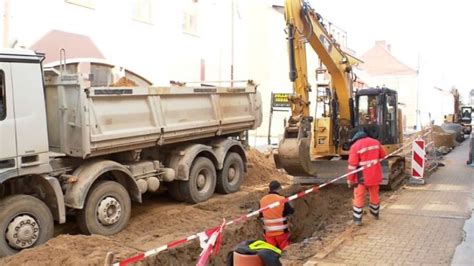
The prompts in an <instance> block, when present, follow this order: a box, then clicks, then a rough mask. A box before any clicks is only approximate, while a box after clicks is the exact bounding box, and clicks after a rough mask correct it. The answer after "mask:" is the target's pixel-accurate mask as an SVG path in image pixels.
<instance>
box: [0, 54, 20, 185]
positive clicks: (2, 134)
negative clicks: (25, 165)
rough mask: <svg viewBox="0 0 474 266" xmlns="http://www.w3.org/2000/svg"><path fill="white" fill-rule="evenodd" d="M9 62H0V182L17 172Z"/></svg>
mask: <svg viewBox="0 0 474 266" xmlns="http://www.w3.org/2000/svg"><path fill="white" fill-rule="evenodd" d="M13 109H14V108H13V87H12V83H11V67H10V63H2V62H0V182H2V181H3V179H5V178H7V177H8V176H12V175H16V174H17V147H16V134H15V116H14V112H13Z"/></svg>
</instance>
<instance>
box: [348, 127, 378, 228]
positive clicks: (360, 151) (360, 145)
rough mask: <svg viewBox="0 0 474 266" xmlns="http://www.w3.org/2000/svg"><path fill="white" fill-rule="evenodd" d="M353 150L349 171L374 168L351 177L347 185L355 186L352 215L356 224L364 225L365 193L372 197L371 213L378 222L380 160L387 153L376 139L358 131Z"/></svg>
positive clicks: (351, 151) (353, 141) (353, 142)
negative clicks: (364, 167)
mask: <svg viewBox="0 0 474 266" xmlns="http://www.w3.org/2000/svg"><path fill="white" fill-rule="evenodd" d="M351 143H352V145H351V148H350V151H349V162H348V164H349V165H348V170H349V172H350V171H353V170H355V169H357V168H360V167H363V166H366V165H368V164H371V165H372V166H370V167H368V168H366V169H364V170H362V171H361V172H358V173H355V174H352V175H349V176H348V177H347V184H348V186H349V187H352V186H353V185H354V200H353V206H352V211H353V213H352V215H353V220H354V224H356V225H362V211H363V209H364V205H365V192H366V190H368V191H369V195H370V204H369V208H370V213H371V214H372V215H373V216H374V217H375V219H377V220H378V218H379V209H380V198H379V186H380V183H381V182H382V175H383V174H382V166H381V165H380V162H378V160H379V159H381V158H383V157H385V151H384V149H383V147H382V145H381V144H380V142H379V141H378V140H376V139H373V138H370V137H369V136H368V135H367V133H365V132H364V131H362V130H360V131H357V132H356V134H355V135H354V137H353V138H352V139H351Z"/></svg>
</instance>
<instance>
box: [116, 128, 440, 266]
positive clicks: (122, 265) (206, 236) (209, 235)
mask: <svg viewBox="0 0 474 266" xmlns="http://www.w3.org/2000/svg"><path fill="white" fill-rule="evenodd" d="M430 133H431V129H430V130H428V132H426V133H424V134H422V135H421V137H425V136H426V135H427V134H430ZM410 145H412V142H411V141H409V142H408V143H406V144H404V145H402V147H400V148H398V149H397V150H395V151H394V152H392V153H390V154H387V155H386V156H385V157H383V158H381V159H379V160H377V161H374V162H372V163H369V164H367V165H364V166H362V167H360V168H358V169H355V170H353V171H350V172H348V173H346V174H344V175H341V176H339V177H336V178H334V179H331V180H330V181H328V182H326V183H323V184H320V185H317V186H313V187H311V188H309V189H306V190H304V191H300V192H298V193H296V194H294V195H292V196H289V197H286V198H284V199H282V200H280V201H277V202H274V203H272V204H270V205H267V206H264V207H262V208H260V209H258V210H255V211H253V212H250V213H248V214H244V215H242V216H240V217H238V218H236V219H234V220H231V221H228V222H224V223H223V224H222V225H220V226H217V227H214V228H211V229H208V230H206V231H202V232H199V233H196V234H193V235H191V236H188V237H185V238H182V239H179V240H175V241H172V242H170V243H168V244H166V245H163V246H160V247H157V248H154V249H152V250H149V251H146V252H143V253H139V254H137V255H135V256H133V257H130V258H127V259H124V260H122V261H120V262H117V263H114V264H113V266H126V265H129V264H131V263H135V262H138V261H141V260H143V259H144V258H146V257H150V256H154V255H157V254H158V253H160V252H163V251H166V250H169V249H173V248H176V247H178V246H181V245H183V244H185V243H187V242H190V241H193V240H195V239H200V242H201V248H203V252H202V253H201V256H200V258H199V263H200V265H203V260H202V256H203V255H204V254H209V253H212V254H215V253H217V252H212V250H211V251H209V246H214V247H216V246H217V249H218V247H219V246H218V244H217V245H216V239H217V238H219V237H221V236H219V234H220V233H222V230H223V229H224V227H226V226H230V225H233V224H238V223H241V222H244V221H246V220H248V219H249V218H251V217H254V216H257V215H259V214H260V213H261V212H263V211H266V210H270V209H274V208H276V207H278V206H280V205H282V204H285V203H286V202H290V201H293V200H295V199H298V198H302V197H304V196H306V195H308V194H310V193H313V192H316V191H318V190H320V189H321V188H323V187H326V186H328V185H330V184H333V183H335V182H336V181H338V180H340V179H342V178H346V177H347V176H349V175H352V174H355V173H358V172H360V171H362V170H364V169H367V168H369V167H372V166H374V165H376V164H377V163H379V162H381V161H383V160H386V159H387V158H389V157H391V156H394V155H396V154H399V153H400V152H401V151H403V150H404V149H406V148H407V147H409V146H410ZM216 232H220V233H217V235H216ZM211 248H212V247H211ZM208 257H209V256H208V255H207V257H206V258H208Z"/></svg>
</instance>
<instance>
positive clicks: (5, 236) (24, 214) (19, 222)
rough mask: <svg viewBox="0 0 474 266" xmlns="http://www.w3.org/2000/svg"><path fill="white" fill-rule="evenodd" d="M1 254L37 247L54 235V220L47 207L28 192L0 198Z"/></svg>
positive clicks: (7, 254)
mask: <svg viewBox="0 0 474 266" xmlns="http://www.w3.org/2000/svg"><path fill="white" fill-rule="evenodd" d="M0 230H1V231H0V232H2V238H1V240H0V257H4V256H9V255H13V254H15V253H17V252H19V251H20V250H22V249H25V248H30V247H36V246H38V245H41V244H43V243H45V242H46V241H48V240H49V239H50V238H52V237H53V233H54V221H53V215H52V214H51V211H50V210H49V208H48V206H46V204H45V203H44V202H42V201H41V200H39V199H37V198H35V197H33V196H28V195H13V196H8V197H6V198H4V199H2V200H0Z"/></svg>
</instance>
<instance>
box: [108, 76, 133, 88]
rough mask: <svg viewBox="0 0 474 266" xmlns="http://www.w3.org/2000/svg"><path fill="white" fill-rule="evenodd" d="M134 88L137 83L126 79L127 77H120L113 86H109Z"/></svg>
mask: <svg viewBox="0 0 474 266" xmlns="http://www.w3.org/2000/svg"><path fill="white" fill-rule="evenodd" d="M136 86H137V83H135V82H134V81H133V80H131V79H128V78H127V77H121V78H120V79H119V80H117V81H116V82H115V83H114V84H112V85H110V87H136Z"/></svg>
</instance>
